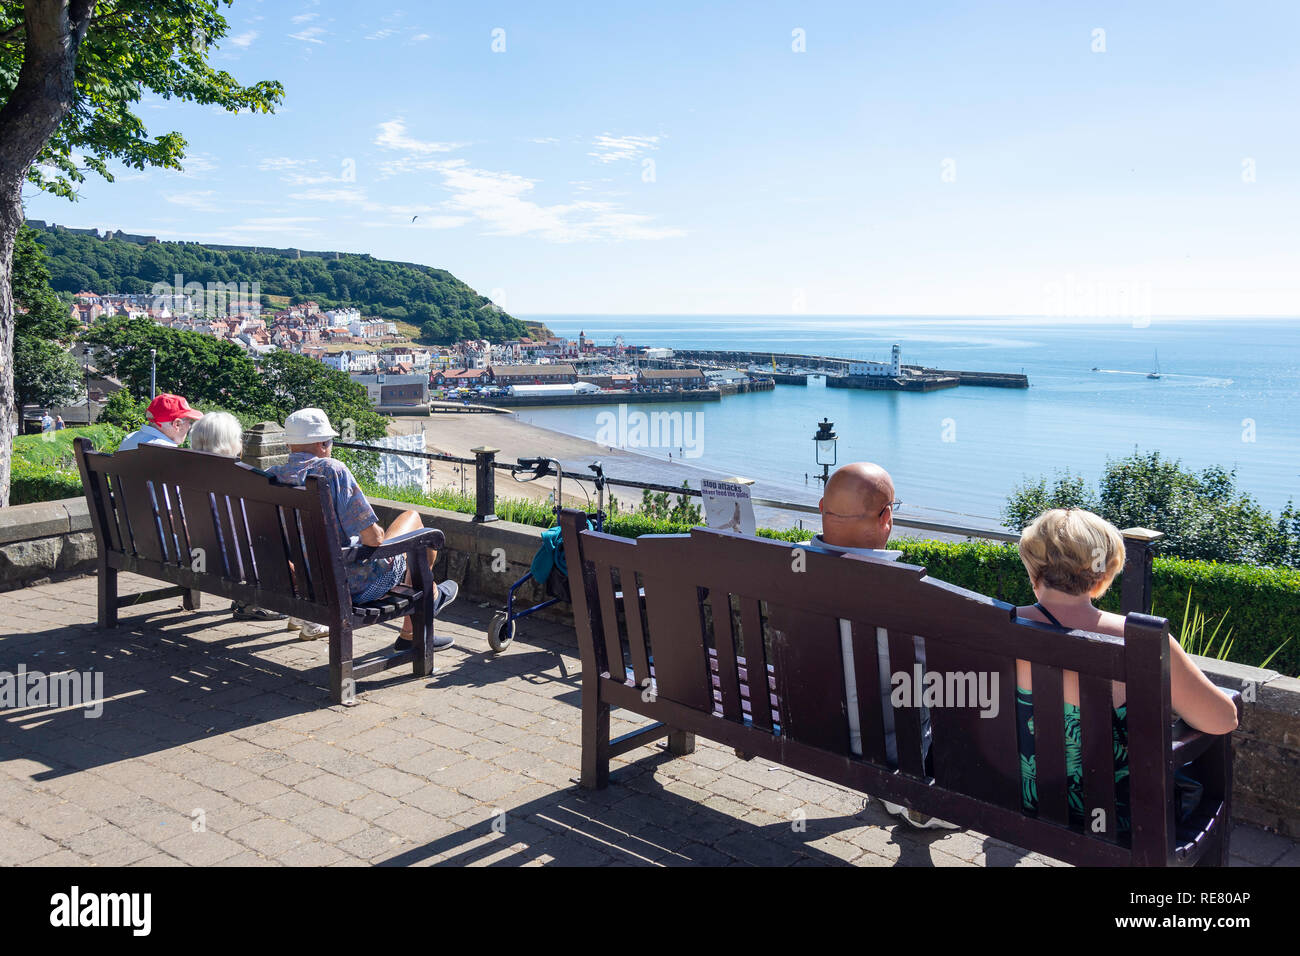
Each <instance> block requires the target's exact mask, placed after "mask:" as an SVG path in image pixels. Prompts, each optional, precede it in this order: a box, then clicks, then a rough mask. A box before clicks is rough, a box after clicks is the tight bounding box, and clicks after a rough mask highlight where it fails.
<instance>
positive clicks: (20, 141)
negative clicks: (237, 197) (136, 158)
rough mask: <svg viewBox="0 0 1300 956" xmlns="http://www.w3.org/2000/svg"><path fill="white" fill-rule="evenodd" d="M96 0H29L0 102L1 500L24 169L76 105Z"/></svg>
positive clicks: (9, 440)
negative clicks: (14, 74) (19, 58)
mask: <svg viewBox="0 0 1300 956" xmlns="http://www.w3.org/2000/svg"><path fill="white" fill-rule="evenodd" d="M94 10H95V0H25V2H24V3H23V29H24V30H25V31H26V34H25V41H24V44H23V67H22V72H20V73H19V74H18V84H17V85H16V86H15V87H14V90H13V93H11V94H10V96H9V99H8V100H7V101H6V102H5V104H4V107H3V108H0V507H4V506H5V505H8V504H9V461H10V458H11V456H12V454H13V424H14V423H13V417H12V416H13V407H14V365H13V358H14V297H13V284H12V282H11V279H12V278H13V274H12V273H13V256H14V243H15V241H17V238H18V230H19V228H21V227H22V224H23V194H22V189H23V182H24V181H25V180H26V178H27V170H28V169H30V168H31V165H32V163H33V162H34V161H35V159H36V157H37V156H39V155H40V152H41V150H42V149H44V148H45V144H46V143H48V142H49V139H50V137H51V136H53V135H54V132H55V130H57V129H58V128H59V123H60V122H62V121H63V117H64V116H65V115H66V114H67V112H68V110H69V109H70V108H71V107H72V101H73V95H74V93H75V91H76V84H75V71H76V66H77V52H78V50H80V48H81V41H82V38H83V37H85V35H86V28H87V27H89V26H90V17H91V14H92V13H94Z"/></svg>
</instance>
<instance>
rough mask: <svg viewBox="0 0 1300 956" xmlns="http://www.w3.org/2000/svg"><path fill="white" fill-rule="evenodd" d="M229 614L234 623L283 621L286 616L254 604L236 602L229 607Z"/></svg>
mask: <svg viewBox="0 0 1300 956" xmlns="http://www.w3.org/2000/svg"><path fill="white" fill-rule="evenodd" d="M230 612H231V613H232V614H233V615H234V616H235V620H236V621H283V620H284V619H285V617H286V616H287V615H284V614H279V613H277V612H275V611H268V610H267V609H266V608H264V607H258V606H257V605H256V604H240V603H239V602H238V601H236V602H234V603H233V604H231V605H230Z"/></svg>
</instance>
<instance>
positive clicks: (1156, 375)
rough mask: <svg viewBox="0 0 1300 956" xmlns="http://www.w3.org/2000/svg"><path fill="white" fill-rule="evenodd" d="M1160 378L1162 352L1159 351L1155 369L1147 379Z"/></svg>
mask: <svg viewBox="0 0 1300 956" xmlns="http://www.w3.org/2000/svg"><path fill="white" fill-rule="evenodd" d="M1159 377H1160V350H1159V349H1157V350H1156V365H1155V368H1153V369H1152V370H1151V371H1150V372H1148V373H1147V378H1159Z"/></svg>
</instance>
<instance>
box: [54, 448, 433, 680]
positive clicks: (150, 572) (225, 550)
mask: <svg viewBox="0 0 1300 956" xmlns="http://www.w3.org/2000/svg"><path fill="white" fill-rule="evenodd" d="M75 445H76V455H77V465H78V467H79V468H80V469H81V481H82V485H83V487H84V490H85V494H86V501H87V503H88V504H89V508H90V519H91V523H92V525H93V526H94V529H95V540H96V543H97V544H98V546H99V568H98V571H99V624H100V626H101V627H116V626H117V612H118V609H119V608H121V607H123V606H126V605H132V604H139V603H143V602H146V601H154V600H161V599H163V598H166V597H175V596H178V595H179V596H181V597H183V598H184V606H185V607H186V608H188V609H190V610H194V609H197V608H198V607H199V593H200V592H206V593H208V594H216V595H220V596H221V597H225V598H230V599H231V600H232V601H237V602H239V603H241V604H250V605H256V606H258V607H262V608H266V609H268V610H271V611H277V612H280V613H282V614H288V615H290V616H292V617H297V618H301V619H302V620H304V621H311V622H313V623H316V624H326V625H328V626H329V629H330V633H329V658H330V695H331V698H332V699H333V701H334V702H335V703H353V702H354V700H355V691H356V681H357V680H358V679H359V678H362V677H367V676H369V675H372V674H377V673H379V672H381V671H385V670H388V669H390V668H393V667H399V666H401V665H403V664H406V663H410V664H411V668H412V673H413V675H414V676H416V677H423V676H427V675H428V674H431V673H432V672H433V621H434V615H433V606H434V601H435V600H436V596H437V592H436V585H435V583H434V581H433V574H432V572H431V571H430V570H429V566H428V559H427V555H426V549H427V548H441V547H442V546H443V534H442V532H441V531H438V530H436V529H433V528H424V529H422V530H420V531H413V532H411V533H409V534H405V535H402V536H400V537H397V538H393V539H392V540H390V541H386V542H385V543H384V544H383V545H382V546H380V547H378V548H368V547H355V548H352V547H345V546H344V544H343V542H342V540H341V530H340V527H339V523H338V520H337V518H336V517H335V514H334V501H333V498H332V497H331V495H330V493H329V489H328V486H327V485H326V484H325V483H324V482H323V481H321V480H319V479H317V478H315V477H309V478H308V479H307V482H306V486H305V487H294V486H292V485H282V484H280V483H278V482H277V481H276V480H275V479H274V478H271V477H270V476H269V475H266V474H265V473H263V472H260V471H258V470H257V469H255V468H251V467H249V466H248V465H245V464H243V463H242V462H239V461H236V460H234V459H232V458H227V457H225V456H222V455H213V454H208V453H206V452H201V451H190V450H185V449H176V448H167V447H164V446H161V445H141V446H140V447H139V448H137V449H134V450H132V451H126V452H119V453H118V454H115V455H105V454H98V453H96V452H95V450H94V445H92V444H91V443H90V442H89V441H88V440H87V439H85V438H78V439H76V440H75ZM403 553H405V554H406V555H407V567H408V568H409V569H410V571H411V581H412V584H411V586H409V587H407V586H404V585H398V586H397V587H395V588H393V590H391V591H389V592H388V594H386V595H385V596H384V597H382V598H379V599H378V600H375V601H368V602H366V603H365V604H353V603H352V597H351V594H350V593H349V591H348V582H347V574H346V569H345V564H346V562H348V561H350V560H353V559H358V560H363V559H367V558H383V557H391V556H393V555H397V554H403ZM119 571H130V572H132V573H134V574H141V575H144V576H145V577H150V578H156V579H158V580H161V581H168V582H170V583H171V584H172V585H173V586H172V587H169V588H160V589H158V590H154V591H147V592H144V593H143V594H133V595H129V596H127V597H124V598H123V597H119V596H118V593H117V575H118V572H119ZM407 614H410V615H411V617H412V624H413V626H414V631H415V635H416V637H415V640H414V641H413V647H412V648H411V649H409V650H405V651H396V652H393V653H390V654H385V655H383V656H380V657H377V658H374V659H370V660H366V661H364V662H360V663H358V662H354V661H353V656H352V632H353V631H354V630H356V629H358V628H362V627H368V626H369V625H371V624H379V623H382V622H384V621H390V620H393V619H394V618H399V617H403V616H405V615H407Z"/></svg>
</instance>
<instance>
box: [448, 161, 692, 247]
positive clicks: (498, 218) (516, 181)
mask: <svg viewBox="0 0 1300 956" xmlns="http://www.w3.org/2000/svg"><path fill="white" fill-rule="evenodd" d="M438 169H439V171H440V172H441V173H442V175H443V185H444V186H445V187H446V188H447V189H448V190H449V191H450V192H451V194H452V195H451V198H450V199H448V200H447V202H446V207H447V209H448V210H450V211H452V212H456V211H459V212H462V213H466V214H468V215H471V216H473V217H474V218H476V219H478V220H480V221H482V222H483V223H485V224H486V225H487V227H488V232H489V234H492V235H500V236H537V237H538V238H541V239H545V240H547V241H549V242H579V241H583V240H602V239H616V240H617V239H670V238H675V237H678V236H682V235H685V233H684V232H683V231H682V230H680V229H674V228H670V227H664V226H654V225H652V224H651V223H652V222H653V219H654V217H652V216H647V215H643V214H639V213H629V212H623V211H621V210H620V209H619V208H618V207H617V206H616V205H615V204H614V203H610V202H594V201H590V200H578V201H574V202H570V203H558V204H555V205H550V206H544V205H541V204H539V203H536V202H534V201H533V200H532V199H530V198H528V197H529V194H530V193H531V192H532V191H533V188H534V186H535V185H536V182H537V181H536V180H532V179H527V178H525V177H523V176H518V175H515V174H514V173H508V172H507V173H502V172H493V171H491V170H485V169H476V168H474V167H473V166H470V165H469V163H468V162H467V161H466V160H463V159H453V160H447V161H445V162H443V163H442V164H440V166H439V167H438Z"/></svg>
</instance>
